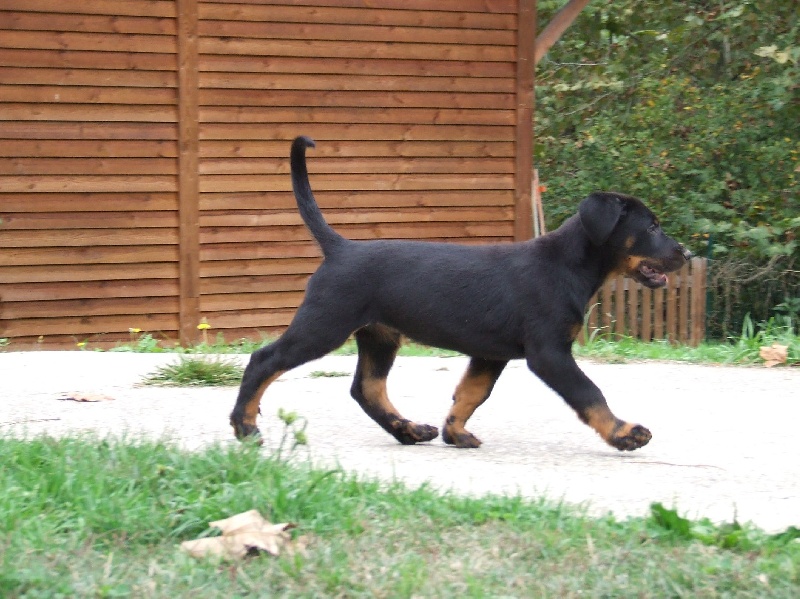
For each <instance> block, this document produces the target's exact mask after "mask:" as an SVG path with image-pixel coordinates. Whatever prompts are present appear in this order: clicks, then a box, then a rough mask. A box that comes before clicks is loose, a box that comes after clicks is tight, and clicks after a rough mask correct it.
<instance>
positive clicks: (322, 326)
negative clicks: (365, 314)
mask: <svg viewBox="0 0 800 599" xmlns="http://www.w3.org/2000/svg"><path fill="white" fill-rule="evenodd" d="M309 304H310V302H308V303H306V304H304V305H303V306H301V307H300V309H299V310H298V312H297V315H296V316H295V318H294V320H293V321H292V324H290V325H289V328H288V329H286V332H285V333H284V334H283V335H282V336H281V337H280V338H279V339H278V340H277V341H275V342H274V343H271V344H270V345H267V346H266V347H262V348H261V349H259V350H257V351H255V352H253V354H252V355H251V356H250V362H249V363H248V364H247V368H245V371H244V376H243V377H242V383H241V386H240V387H239V396H238V398H237V399H236V405H235V406H234V408H233V411H232V412H231V416H230V422H231V426H232V427H233V432H234V434H235V435H236V437H237V438H238V439H242V438H244V437H248V436H254V435H257V434H258V432H259V431H258V427H257V426H256V419H257V418H258V415H259V413H260V405H261V397H262V396H263V395H264V391H266V389H267V387H269V385H270V384H271V383H272V382H273V381H275V379H277V378H278V377H279V376H280V375H282V374H283V373H284V372H286V371H288V370H291V369H292V368H296V367H297V366H300V365H301V364H305V363H306V362H310V361H311V360H316V359H317V358H321V357H322V356H324V355H325V354H327V353H329V352H331V351H333V350H334V349H336V348H337V347H339V346H340V345H342V344H343V343H344V342H345V341H347V338H348V337H349V336H350V333H352V332H353V330H355V329H356V328H358V326H359V325H358V323H354V322H350V318H349V315H341V314H331V313H328V312H329V310H328V311H326V310H325V309H322V308H320V306H319V304H317V305H316V306H313V307H312V306H310V305H309Z"/></svg>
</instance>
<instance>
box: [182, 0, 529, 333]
mask: <svg viewBox="0 0 800 599" xmlns="http://www.w3.org/2000/svg"><path fill="white" fill-rule="evenodd" d="M516 11H517V2H516V0H500V1H498V2H494V1H493V2H488V3H487V2H483V1H475V0H465V1H463V2H461V1H455V0H447V1H445V2H440V3H435V6H434V4H431V3H428V2H419V1H409V2H404V1H397V0H376V1H370V2H366V1H363V2H361V1H347V0H343V1H332V0H331V1H328V0H315V1H309V2H299V3H297V2H289V1H288V0H287V1H284V2H281V1H272V0H267V1H265V2H202V1H201V2H200V6H199V14H200V23H199V32H200V37H199V41H198V45H199V51H200V56H199V88H200V89H199V104H200V106H199V121H200V127H199V136H200V147H199V154H200V160H199V171H200V181H199V186H200V259H201V262H200V276H201V286H200V290H201V295H200V312H201V314H202V315H203V316H204V317H206V318H207V320H208V322H209V323H210V324H211V326H212V329H213V330H214V331H215V332H222V333H223V334H224V335H225V336H226V337H228V338H235V337H237V336H242V335H247V336H252V332H253V331H259V332H260V333H264V334H270V333H275V332H277V331H279V330H280V329H282V328H283V327H285V326H286V325H287V324H288V323H289V322H290V320H291V318H292V315H293V311H294V308H296V307H297V305H298V304H299V302H300V301H302V298H303V291H304V289H305V284H306V280H307V276H308V274H309V273H310V272H312V271H313V269H314V268H315V267H316V266H317V264H318V263H319V256H320V253H319V250H318V248H317V247H316V245H315V244H314V242H313V240H312V239H311V237H310V236H309V233H308V231H307V230H306V228H305V227H304V226H303V224H302V221H301V219H300V217H299V215H298V213H297V210H296V206H295V202H294V198H293V196H292V194H291V183H290V180H289V176H288V173H289V163H288V150H289V143H290V141H291V139H292V138H294V137H295V136H296V135H299V134H304V135H309V136H311V137H313V138H314V139H315V140H316V141H317V149H315V150H310V151H309V153H308V160H309V162H308V164H309V171H310V175H311V182H312V186H313V188H314V190H315V192H316V195H317V198H318V200H319V203H320V205H321V207H322V209H323V210H324V212H325V217H326V218H327V219H328V221H329V222H330V223H331V224H332V225H334V226H335V227H336V229H337V230H338V231H339V232H341V233H342V234H343V235H345V236H347V237H349V238H352V239H375V238H390V239H426V240H448V241H458V242H469V243H484V242H489V241H511V240H512V239H513V236H514V221H515V208H514V199H515V195H514V186H515V157H516V146H515V132H516V130H515V126H516V123H517V112H516V99H515V98H516V95H515V94H516V53H517V49H516V45H517V34H516V26H517V18H516Z"/></svg>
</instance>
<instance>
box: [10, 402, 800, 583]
mask: <svg viewBox="0 0 800 599" xmlns="http://www.w3.org/2000/svg"><path fill="white" fill-rule="evenodd" d="M283 418H284V422H289V421H291V424H287V427H289V426H293V425H294V424H296V423H298V422H299V420H298V419H296V417H295V416H293V415H291V414H290V413H285V414H284V415H283ZM293 418H294V419H293ZM0 463H2V464H3V468H2V469H0V596H3V597H114V596H121V597H190V596H203V597H244V596H248V597H272V596H280V597H340V596H342V597H343V596H346V597H414V596H425V597H445V596H447V597H451V596H458V597H500V596H514V597H582V596H589V597H628V596H639V595H643V596H648V597H673V596H674V597H719V596H725V597H763V596H770V597H794V596H796V591H797V588H798V584H800V568H798V564H800V543H798V541H797V539H798V531H797V529H796V528H789V529H787V530H786V531H785V532H784V533H781V534H780V535H769V534H766V533H764V532H763V531H760V530H758V529H756V528H754V527H751V526H749V525H740V524H738V523H736V522H734V523H732V524H725V525H722V526H716V525H714V524H713V523H711V522H708V521H707V520H701V521H698V522H693V521H688V520H686V519H684V518H682V517H681V516H679V515H678V514H677V512H675V511H674V510H667V509H664V508H663V507H661V508H660V509H659V508H658V507H654V510H653V513H652V515H651V516H650V517H649V518H646V519H639V518H634V519H630V520H626V521H618V520H616V519H614V518H613V517H611V516H607V517H604V518H588V517H586V516H585V515H584V514H582V513H581V512H579V511H577V510H575V509H573V508H569V507H567V506H563V505H553V504H549V503H547V502H545V501H542V500H528V499H524V498H521V497H505V496H488V497H481V498H476V497H460V496H457V495H454V494H440V493H437V492H434V491H433V490H431V489H430V488H429V487H420V488H418V489H408V488H406V487H404V486H402V485H400V484H397V483H390V484H382V483H379V482H377V481H371V480H360V479H357V478H356V477H354V476H352V475H349V474H346V473H344V472H342V471H341V470H338V469H337V470H330V469H329V470H319V469H314V468H311V467H309V466H307V465H304V464H288V463H286V462H285V461H282V460H280V459H276V457H275V456H274V455H265V454H264V453H263V451H262V450H260V449H259V448H258V446H257V445H255V444H243V445H239V444H237V445H228V446H226V447H221V446H214V447H209V448H206V449H203V450H200V451H191V452H190V451H182V450H180V449H178V448H176V447H175V446H172V445H169V444H165V443H157V442H144V441H140V442H137V443H130V442H124V441H120V440H114V439H96V438H71V439H52V438H47V437H37V438H33V439H27V440H20V439H11V438H7V437H0ZM250 509H257V510H259V512H261V513H262V514H263V515H264V516H265V517H267V518H268V519H269V520H270V521H272V522H293V523H295V524H297V528H296V529H294V530H293V531H292V533H293V534H294V535H295V536H299V535H307V536H308V537H310V542H309V544H308V549H307V550H306V551H303V552H298V553H296V554H294V555H282V556H280V557H278V558H274V557H271V556H260V557H254V558H252V559H248V560H244V561H242V562H233V563H219V562H217V561H214V560H196V559H193V558H190V557H188V556H187V555H185V554H184V553H183V552H181V551H180V550H179V548H178V545H179V543H180V542H181V541H184V540H188V539H193V538H196V537H198V536H200V535H204V534H208V531H209V528H208V522H209V521H211V520H218V519H220V518H225V517H228V516H230V515H232V514H235V513H239V512H243V511H247V510H250Z"/></svg>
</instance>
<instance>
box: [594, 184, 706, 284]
mask: <svg viewBox="0 0 800 599" xmlns="http://www.w3.org/2000/svg"><path fill="white" fill-rule="evenodd" d="M578 214H579V215H580V221H581V225H582V226H583V229H584V230H585V231H586V235H587V236H588V237H589V240H590V241H591V242H592V244H593V245H595V246H598V248H602V251H603V252H604V253H608V255H610V256H611V257H612V259H613V261H614V268H613V270H614V271H615V272H618V273H622V274H625V275H627V276H629V277H631V278H632V279H634V280H636V281H638V282H639V283H641V284H642V285H645V286H646V287H650V288H653V289H655V288H658V287H663V286H664V285H666V284H667V273H669V272H673V271H675V270H678V269H679V268H681V267H682V266H683V265H684V264H685V263H686V261H687V260H689V259H690V258H691V257H692V254H691V252H689V251H688V250H687V249H686V248H684V247H683V246H682V245H681V244H680V243H678V242H677V241H675V240H674V239H672V238H671V237H669V236H668V235H667V234H666V233H664V231H662V230H661V226H660V225H659V222H658V219H657V218H656V216H655V215H654V214H653V213H652V212H651V211H650V210H649V209H648V208H647V207H646V206H645V205H644V204H643V203H642V201H641V200H639V199H637V198H634V197H632V196H627V195H624V194H621V193H609V192H595V193H593V194H591V195H589V196H588V197H587V198H586V199H585V200H583V202H581V205H580V207H579V208H578Z"/></svg>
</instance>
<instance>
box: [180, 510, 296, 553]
mask: <svg viewBox="0 0 800 599" xmlns="http://www.w3.org/2000/svg"><path fill="white" fill-rule="evenodd" d="M209 526H210V527H212V528H217V529H219V530H220V531H222V536H219V537H206V538H203V539H196V540H194V541H184V542H183V543H181V548H182V549H183V550H184V551H186V552H188V553H189V555H191V556H193V557H206V556H218V557H224V558H229V559H241V558H243V557H245V556H247V555H250V554H253V553H259V552H261V551H266V552H267V553H269V554H271V555H279V554H280V552H281V550H282V549H286V550H287V552H290V553H291V552H294V551H295V550H299V551H303V550H304V549H305V544H306V540H305V538H304V537H301V539H298V541H297V542H296V543H295V546H293V545H292V542H291V535H289V533H288V532H286V531H287V530H290V529H291V528H294V525H293V524H290V523H283V524H272V523H271V522H268V521H267V520H265V519H264V518H263V517H262V516H261V514H259V513H258V510H250V511H249V512H243V513H241V514H236V515H235V516H231V517H230V518H225V519H224V520H217V521H215V522H210V523H209ZM301 540H302V541H301Z"/></svg>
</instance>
